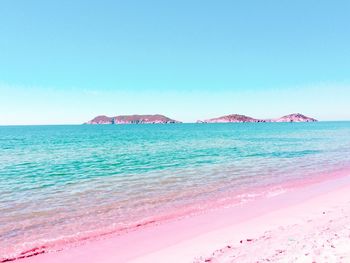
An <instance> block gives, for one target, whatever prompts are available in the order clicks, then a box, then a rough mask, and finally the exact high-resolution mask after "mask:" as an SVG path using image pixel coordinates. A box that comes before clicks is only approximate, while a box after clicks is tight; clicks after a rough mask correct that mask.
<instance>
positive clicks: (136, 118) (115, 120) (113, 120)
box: [85, 114, 180, 124]
mask: <svg viewBox="0 0 350 263" xmlns="http://www.w3.org/2000/svg"><path fill="white" fill-rule="evenodd" d="M148 123H180V122H179V121H176V120H173V119H170V118H168V117H166V116H164V115H160V114H155V115H119V116H115V117H107V116H105V115H100V116H97V117H95V118H93V119H92V120H90V121H88V122H86V123H85V124H148Z"/></svg>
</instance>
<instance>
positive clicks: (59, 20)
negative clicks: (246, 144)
mask: <svg viewBox="0 0 350 263" xmlns="http://www.w3.org/2000/svg"><path fill="white" fill-rule="evenodd" d="M349 12H350V2H349V1H337V0H335V1H330V0H329V1H322V0H317V1H316V0H308V1H305V0H294V1H283V0H276V1H269V0H265V1H258V0H256V1H249V0H246V1H203V0H202V1H191V0H186V1H182V0H176V1H151V0H150V1H88V0H84V1H83V0H75V1H70V0H69V1H68V0H60V1H58V0H57V1H46V0H43V1H37V0H31V1H27V0H22V1H18V0H2V1H1V2H0V124H53V123H82V122H84V121H86V120H88V119H91V118H92V117H94V116H95V115H99V114H106V115H110V116H114V115H121V114H133V113H140V114H152V113H162V114H165V115H168V116H169V117H172V118H175V119H179V120H182V121H195V120H197V119H204V118H209V117H216V116H220V115H225V114H230V113H240V114H247V115H251V116H253V117H260V118H267V117H278V116H280V115H284V114H288V113H292V112H302V113H305V114H307V115H311V116H313V117H316V118H319V119H321V120H342V119H350V16H349Z"/></svg>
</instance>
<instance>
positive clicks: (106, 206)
mask: <svg viewBox="0 0 350 263" xmlns="http://www.w3.org/2000/svg"><path fill="white" fill-rule="evenodd" d="M349 166H350V122H319V123H232V124H167V125H162V124H159V125H158V124H154V125H101V126H93V125H78V126H11V127H10V126H9V127H0V259H1V258H11V257H16V256H18V255H19V254H20V253H21V252H25V251H26V250H30V249H32V248H35V247H41V246H45V248H43V249H45V250H50V249H55V248H58V247H59V248H60V247H64V246H67V245H69V244H74V243H75V242H78V241H81V240H83V239H85V238H89V237H94V236H99V235H103V234H105V233H110V232H115V231H119V230H120V229H122V228H125V227H135V226H137V225H141V224H144V223H147V222H149V221H154V220H160V219H162V218H171V217H173V216H180V215H181V216H183V215H187V214H190V213H194V212H198V211H201V210H203V209H208V208H209V207H210V206H215V205H219V204H223V203H225V204H227V202H228V201H229V202H231V201H232V202H236V201H244V200H245V199H247V198H248V199H249V197H254V196H256V195H258V194H261V193H260V192H259V193H258V192H255V191H254V189H268V191H266V192H265V194H267V195H274V194H278V193H279V192H283V185H284V184H285V183H286V182H288V181H295V180H299V179H312V178H314V177H317V176H319V175H322V174H327V173H329V172H334V171H338V170H341V169H344V168H347V167H349ZM269 189H270V191H269Z"/></svg>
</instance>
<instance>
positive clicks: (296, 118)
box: [197, 113, 317, 123]
mask: <svg viewBox="0 0 350 263" xmlns="http://www.w3.org/2000/svg"><path fill="white" fill-rule="evenodd" d="M315 121H317V120H316V119H314V118H310V117H307V116H305V115H303V114H300V113H292V114H289V115H286V116H283V117H281V118H277V119H255V118H252V117H249V116H245V115H239V114H230V115H226V116H222V117H218V118H213V119H208V120H204V121H197V123H227V122H315Z"/></svg>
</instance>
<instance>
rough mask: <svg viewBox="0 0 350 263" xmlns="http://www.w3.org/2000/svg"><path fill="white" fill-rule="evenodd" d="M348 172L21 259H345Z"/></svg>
mask: <svg viewBox="0 0 350 263" xmlns="http://www.w3.org/2000/svg"><path fill="white" fill-rule="evenodd" d="M349 216H350V177H348V176H342V177H338V178H335V179H332V178H328V179H325V180H324V181H322V182H318V183H314V184H311V185H306V186H299V187H297V188H295V189H293V190H291V191H288V192H287V193H282V194H279V195H276V196H273V197H270V198H265V199H261V200H255V201H253V202H248V203H245V204H242V205H240V206H235V207H226V208H220V209H217V210H212V211H208V212H207V213H203V214H201V215H197V216H193V217H189V218H184V219H181V220H175V221H171V222H165V223H160V224H155V225H150V226H145V227H142V228H140V229H137V230H136V231H131V232H130V233H127V234H124V235H120V236H113V237H109V238H106V239H103V240H97V241H93V242H87V243H86V244H84V245H81V246H78V247H73V248H70V249H66V250H63V251H59V252H53V253H46V254H41V255H37V256H34V257H30V258H25V259H21V260H19V261H18V262H23V263H27V262H28V263H29V262H33V263H34V262H40V263H41V262H49V263H50V262H135V263H136V262H196V263H198V262H349V260H350V246H349V245H348V244H349V240H350V218H349Z"/></svg>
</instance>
